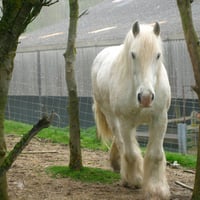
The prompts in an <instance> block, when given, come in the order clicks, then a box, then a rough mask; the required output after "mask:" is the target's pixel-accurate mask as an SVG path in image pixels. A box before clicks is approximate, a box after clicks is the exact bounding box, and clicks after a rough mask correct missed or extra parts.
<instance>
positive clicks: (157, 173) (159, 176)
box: [144, 113, 170, 200]
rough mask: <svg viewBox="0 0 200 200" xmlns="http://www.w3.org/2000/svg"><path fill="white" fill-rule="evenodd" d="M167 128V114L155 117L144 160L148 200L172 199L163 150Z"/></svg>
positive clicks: (150, 128)
mask: <svg viewBox="0 0 200 200" xmlns="http://www.w3.org/2000/svg"><path fill="white" fill-rule="evenodd" d="M166 126H167V113H163V114H160V115H159V116H157V117H155V118H154V119H153V121H152V124H151V125H150V127H149V131H150V136H149V142H148V145H147V151H146V154H145V159H144V191H145V195H146V199H148V200H150V199H151V200H154V199H159V200H168V199H169V197H170V191H169V186H168V183H167V179H166V174H165V168H166V160H165V155H164V150H163V140H164V134H165V131H166Z"/></svg>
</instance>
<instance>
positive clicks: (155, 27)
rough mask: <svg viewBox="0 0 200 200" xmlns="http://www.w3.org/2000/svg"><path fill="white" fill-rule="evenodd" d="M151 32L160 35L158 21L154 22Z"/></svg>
mask: <svg viewBox="0 0 200 200" xmlns="http://www.w3.org/2000/svg"><path fill="white" fill-rule="evenodd" d="M153 32H154V33H155V34H156V35H157V36H159V35H160V25H159V23H158V22H156V23H155V25H154V28H153Z"/></svg>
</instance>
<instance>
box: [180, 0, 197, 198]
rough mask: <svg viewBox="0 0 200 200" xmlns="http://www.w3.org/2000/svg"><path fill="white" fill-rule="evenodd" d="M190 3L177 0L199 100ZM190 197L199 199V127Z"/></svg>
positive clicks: (194, 32) (195, 40) (189, 0)
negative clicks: (194, 171)
mask: <svg viewBox="0 0 200 200" xmlns="http://www.w3.org/2000/svg"><path fill="white" fill-rule="evenodd" d="M191 3H192V1H191V0H177V5H178V8H179V12H180V16H181V20H182V26H183V31H184V35H185V40H186V43H187V48H188V52H189V55H190V58H191V62H192V66H193V72H194V77H195V81H196V85H195V86H193V89H194V91H195V92H196V94H197V96H198V99H199V102H200V43H199V41H198V36H197V34H196V31H195V28H194V25H193V20H192V9H191ZM191 199H192V200H200V129H199V137H198V147H197V164H196V175H195V183H194V190H193V194H192V198H191Z"/></svg>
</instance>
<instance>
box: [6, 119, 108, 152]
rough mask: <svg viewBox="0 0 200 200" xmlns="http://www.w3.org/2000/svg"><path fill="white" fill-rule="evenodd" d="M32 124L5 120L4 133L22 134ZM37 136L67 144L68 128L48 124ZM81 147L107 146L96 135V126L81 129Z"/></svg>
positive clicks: (98, 148)
mask: <svg viewBox="0 0 200 200" xmlns="http://www.w3.org/2000/svg"><path fill="white" fill-rule="evenodd" d="M32 127H33V125H30V124H25V123H21V122H16V121H11V120H6V121H5V133H7V134H16V135H23V134H25V133H27V132H28V131H29V130H30V129H31V128H32ZM37 137H38V138H41V139H47V140H50V141H52V142H55V143H60V144H66V145H67V144H69V128H68V127H67V128H57V127H53V126H50V127H49V128H45V129H43V130H42V131H40V133H39V134H38V135H37ZM81 147H83V148H89V149H92V150H103V151H106V150H108V148H107V147H106V146H105V145H104V144H102V142H101V141H100V140H98V139H97V137H96V128H95V127H91V128H88V129H82V130H81Z"/></svg>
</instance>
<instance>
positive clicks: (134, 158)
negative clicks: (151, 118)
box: [120, 124, 143, 188]
mask: <svg viewBox="0 0 200 200" xmlns="http://www.w3.org/2000/svg"><path fill="white" fill-rule="evenodd" d="M121 125H122V124H121ZM120 128H121V130H120V133H121V138H122V143H123V148H122V152H121V169H120V173H121V178H122V181H123V185H124V186H131V187H136V188H141V187H142V183H143V157H142V155H141V151H140V149H139V146H138V142H137V140H136V138H135V129H132V130H131V129H129V128H128V126H123V125H122V126H121V127H120Z"/></svg>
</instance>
